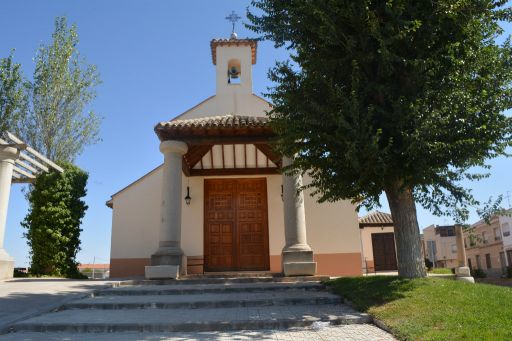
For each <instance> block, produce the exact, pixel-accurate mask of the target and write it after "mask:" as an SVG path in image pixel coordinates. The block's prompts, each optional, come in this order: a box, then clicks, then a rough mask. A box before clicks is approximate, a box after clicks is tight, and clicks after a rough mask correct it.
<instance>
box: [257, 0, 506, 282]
mask: <svg viewBox="0 0 512 341" xmlns="http://www.w3.org/2000/svg"><path fill="white" fill-rule="evenodd" d="M505 3H506V1H505V0H500V1H496V0H437V1H432V0H391V1H384V0H360V1H353V0H325V1H324V0H287V1H273V0H255V1H253V2H252V5H253V9H252V10H249V11H248V17H249V19H250V21H251V24H250V25H248V26H249V28H251V29H252V30H254V31H255V32H257V33H258V34H260V35H261V36H262V38H265V39H270V40H272V41H274V43H275V45H276V46H277V47H281V46H286V47H287V48H288V49H290V53H291V62H281V63H278V64H277V65H276V67H275V68H273V69H272V70H271V71H270V73H269V74H270V78H271V80H272V81H274V82H275V83H276V85H275V87H273V88H271V89H270V93H269V97H270V98H271V100H272V101H273V102H274V109H273V110H272V111H271V112H270V113H269V115H270V118H271V122H272V124H273V127H274V129H275V131H276V132H277V134H278V140H277V141H276V148H277V149H278V150H279V151H280V152H281V153H283V154H284V155H289V156H291V155H293V156H295V159H294V162H293V164H292V166H291V167H290V168H289V169H286V171H287V172H306V173H307V174H309V175H310V176H311V178H312V182H311V184H310V187H312V188H315V189H316V191H315V193H316V194H318V195H320V201H336V200H340V199H351V200H352V201H353V202H354V203H357V205H358V206H359V207H362V206H364V207H366V208H368V209H372V208H374V207H376V206H378V205H380V203H379V196H380V195H381V193H383V192H385V194H386V196H387V199H388V202H389V206H390V210H391V214H392V216H393V220H394V224H395V238H396V242H397V257H398V271H399V274H400V275H402V276H406V277H422V276H425V269H424V261H423V257H422V254H421V246H420V236H419V228H418V221H417V217H416V203H419V204H421V205H422V206H423V207H425V208H427V209H429V210H431V211H432V212H433V213H434V214H437V215H443V214H462V215H463V216H464V215H467V207H468V205H470V204H474V203H475V200H474V199H473V197H472V195H471V193H470V190H468V189H467V188H465V187H464V186H463V185H462V181H463V180H464V179H472V180H474V179H479V178H481V177H482V176H485V174H478V173H475V172H473V170H474V169H475V168H474V167H475V166H476V167H478V168H481V167H487V166H486V164H485V162H486V160H487V159H489V158H493V157H497V156H499V155H504V154H505V152H506V148H507V146H510V144H511V133H512V121H511V119H510V118H509V117H507V116H506V115H504V114H503V111H504V110H507V109H509V108H511V107H512V101H511V99H512V97H511V96H512V91H511V81H512V48H511V45H510V41H509V40H508V39H507V40H505V41H504V42H503V43H501V44H498V43H497V42H496V39H499V37H500V36H501V35H502V34H503V30H502V28H501V27H500V21H510V18H511V11H510V9H507V8H504V6H505ZM457 218H460V217H457ZM462 218H464V217H462Z"/></svg>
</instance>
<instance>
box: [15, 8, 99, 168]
mask: <svg viewBox="0 0 512 341" xmlns="http://www.w3.org/2000/svg"><path fill="white" fill-rule="evenodd" d="M52 38H53V41H52V42H51V44H49V45H41V47H40V48H39V50H38V51H37V54H36V56H35V63H36V66H35V71H34V79H33V82H32V83H29V84H28V86H27V97H28V99H29V108H28V109H29V110H28V111H27V113H26V114H25V115H23V117H22V119H21V120H19V121H18V125H17V130H16V132H17V134H18V135H20V137H21V138H22V139H23V140H24V141H25V142H26V143H27V144H29V145H30V146H31V147H33V148H35V149H37V150H39V151H40V152H41V153H43V154H45V155H46V156H47V157H49V158H50V159H53V160H59V161H73V160H74V159H75V157H76V156H77V155H79V154H80V153H81V152H82V151H83V148H84V146H86V145H88V144H92V143H95V142H97V141H98V133H99V123H100V119H99V117H98V116H97V115H96V114H95V113H94V112H92V111H88V112H87V110H86V109H88V105H89V104H90V103H91V101H92V100H93V99H94V98H95V97H96V91H95V87H96V86H97V85H98V84H99V83H100V79H99V75H98V72H97V69H96V66H95V65H91V64H87V63H86V61H85V60H84V59H83V58H82V57H81V56H80V53H79V51H78V49H77V46H78V34H77V29H76V26H75V25H72V26H71V27H68V25H67V21H66V18H64V17H58V18H57V19H56V20H55V31H54V33H53V36H52Z"/></svg>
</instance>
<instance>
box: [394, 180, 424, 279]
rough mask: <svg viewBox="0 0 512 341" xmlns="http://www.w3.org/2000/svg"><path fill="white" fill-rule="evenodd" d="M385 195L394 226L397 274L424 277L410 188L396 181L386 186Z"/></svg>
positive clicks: (421, 253)
mask: <svg viewBox="0 0 512 341" xmlns="http://www.w3.org/2000/svg"><path fill="white" fill-rule="evenodd" d="M386 196H387V198H388V202H389V208H390V209H391V215H392V217H393V224H394V227H395V240H396V254H397V259H398V275H400V276H402V277H408V278H418V277H426V275H427V274H426V272H425V260H424V258H423V252H422V249H421V240H420V230H419V227H418V218H417V217H416V205H415V203H414V198H413V195H412V189H411V188H409V187H405V188H402V186H401V183H400V182H396V183H394V184H392V185H391V186H389V187H388V188H386Z"/></svg>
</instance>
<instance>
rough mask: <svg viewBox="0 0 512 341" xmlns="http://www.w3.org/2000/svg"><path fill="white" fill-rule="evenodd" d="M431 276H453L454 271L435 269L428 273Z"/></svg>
mask: <svg viewBox="0 0 512 341" xmlns="http://www.w3.org/2000/svg"><path fill="white" fill-rule="evenodd" d="M428 273H429V274H436V275H451V274H452V270H451V269H447V268H433V269H432V270H430V271H429V272H428Z"/></svg>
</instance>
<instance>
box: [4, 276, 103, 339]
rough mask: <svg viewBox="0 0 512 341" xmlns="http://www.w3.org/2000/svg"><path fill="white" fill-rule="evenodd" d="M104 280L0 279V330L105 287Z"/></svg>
mask: <svg viewBox="0 0 512 341" xmlns="http://www.w3.org/2000/svg"><path fill="white" fill-rule="evenodd" d="M107 283H108V282H106V281H90V280H68V279H62V278H16V279H12V280H0V333H2V332H5V331H6V328H7V327H9V326H10V325H12V324H13V323H15V322H18V321H21V320H24V319H26V318H29V317H32V316H36V315H39V314H42V313H45V312H48V311H51V310H54V309H56V308H58V307H60V306H61V305H63V304H64V303H67V302H69V301H72V300H76V299H78V298H82V297H84V296H85V295H87V293H89V292H91V291H93V290H97V289H101V288H105V286H106V284H107Z"/></svg>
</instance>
